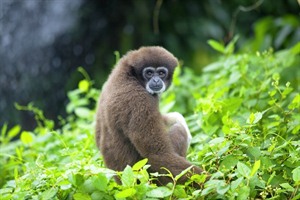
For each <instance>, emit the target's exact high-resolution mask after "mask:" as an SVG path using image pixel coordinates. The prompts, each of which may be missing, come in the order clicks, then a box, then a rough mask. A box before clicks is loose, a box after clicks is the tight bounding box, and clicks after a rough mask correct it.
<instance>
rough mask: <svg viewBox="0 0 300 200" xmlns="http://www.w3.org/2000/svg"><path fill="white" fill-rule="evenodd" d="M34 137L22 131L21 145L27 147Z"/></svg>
mask: <svg viewBox="0 0 300 200" xmlns="http://www.w3.org/2000/svg"><path fill="white" fill-rule="evenodd" d="M33 137H34V135H33V134H32V133H30V132H28V131H22V133H21V141H22V142H23V144H25V145H28V144H31V143H32V142H33Z"/></svg>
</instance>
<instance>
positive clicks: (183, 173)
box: [175, 166, 193, 181]
mask: <svg viewBox="0 0 300 200" xmlns="http://www.w3.org/2000/svg"><path fill="white" fill-rule="evenodd" d="M192 167H193V166H190V167H188V168H186V169H185V170H183V171H182V172H181V173H180V174H178V175H177V176H175V180H176V181H178V179H180V178H181V177H182V176H183V175H185V174H186V173H187V172H188V171H190V170H191V168H192Z"/></svg>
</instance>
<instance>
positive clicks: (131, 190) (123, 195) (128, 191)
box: [115, 188, 136, 199]
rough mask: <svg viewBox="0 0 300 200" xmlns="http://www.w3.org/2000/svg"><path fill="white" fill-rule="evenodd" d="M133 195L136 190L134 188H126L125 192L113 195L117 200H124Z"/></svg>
mask: <svg viewBox="0 0 300 200" xmlns="http://www.w3.org/2000/svg"><path fill="white" fill-rule="evenodd" d="M135 193H136V190H135V189H134V188H128V189H125V190H123V191H121V192H118V193H117V194H115V197H116V198H117V199H120V198H126V197H131V196H133V195H135Z"/></svg>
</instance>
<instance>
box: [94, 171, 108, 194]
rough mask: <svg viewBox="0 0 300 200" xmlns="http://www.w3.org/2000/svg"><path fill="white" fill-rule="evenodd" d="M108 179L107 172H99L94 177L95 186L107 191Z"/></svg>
mask: <svg viewBox="0 0 300 200" xmlns="http://www.w3.org/2000/svg"><path fill="white" fill-rule="evenodd" d="M107 184H108V180H107V178H106V176H105V174H102V173H99V174H98V176H97V177H95V178H94V179H93V186H94V187H95V188H97V189H98V190H100V191H106V189H107Z"/></svg>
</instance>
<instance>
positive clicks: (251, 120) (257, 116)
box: [247, 112, 263, 124]
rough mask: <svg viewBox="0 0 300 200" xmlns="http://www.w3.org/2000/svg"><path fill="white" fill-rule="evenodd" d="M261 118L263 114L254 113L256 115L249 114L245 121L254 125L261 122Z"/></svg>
mask: <svg viewBox="0 0 300 200" xmlns="http://www.w3.org/2000/svg"><path fill="white" fill-rule="evenodd" d="M262 116H263V113H261V112H256V113H251V114H250V116H249V118H248V119H247V123H248V124H256V123H257V122H259V121H260V120H261V118H262Z"/></svg>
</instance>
